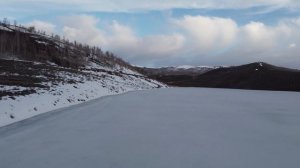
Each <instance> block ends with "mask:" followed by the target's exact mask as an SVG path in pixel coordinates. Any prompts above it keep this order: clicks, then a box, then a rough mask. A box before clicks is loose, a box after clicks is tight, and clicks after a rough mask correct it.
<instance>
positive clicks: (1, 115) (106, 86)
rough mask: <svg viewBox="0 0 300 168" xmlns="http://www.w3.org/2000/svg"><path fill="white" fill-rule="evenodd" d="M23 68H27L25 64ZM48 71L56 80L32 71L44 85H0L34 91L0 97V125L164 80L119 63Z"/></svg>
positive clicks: (9, 89)
mask: <svg viewBox="0 0 300 168" xmlns="http://www.w3.org/2000/svg"><path fill="white" fill-rule="evenodd" d="M19 62H20V61H19ZM27 63H28V62H27ZM29 63H30V62H29ZM35 65H40V64H39V63H33V64H32V65H30V66H32V67H33V68H35V67H34V66H35ZM42 66H44V67H45V66H49V67H48V69H51V68H60V67H57V66H56V65H49V64H44V65H42ZM39 68H40V67H39ZM27 69H30V68H28V67H27ZM48 69H47V70H48ZM41 70H42V69H41ZM47 70H46V71H47ZM36 71H39V69H38V68H37V70H33V72H34V73H35V72H36ZM20 73H21V72H20ZM4 75H7V76H8V77H12V76H15V78H16V79H18V78H19V77H24V78H28V77H31V76H32V75H31V76H29V75H28V74H26V73H25V74H24V75H21V74H18V73H14V74H10V73H4ZM51 75H53V76H55V78H58V79H59V80H57V79H56V80H49V77H48V76H49V75H48V74H47V73H42V74H39V75H36V74H35V75H34V78H38V79H42V81H44V82H41V83H40V84H41V85H43V86H47V87H42V88H39V87H22V86H8V85H6V86H5V85H2V86H1V85H0V92H4V93H6V92H9V93H11V94H13V93H16V92H22V91H24V90H25V91H26V90H32V91H34V93H30V94H25V95H22V94H19V95H16V96H15V95H14V96H9V95H8V96H4V97H0V98H1V99H0V126H5V125H8V124H11V123H14V122H17V121H20V120H23V119H26V118H29V117H32V116H35V115H37V114H41V113H45V112H48V111H51V110H55V109H58V108H62V107H67V106H70V105H74V104H78V103H81V102H84V101H88V100H92V99H95V98H99V97H102V96H106V95H114V94H120V93H125V92H128V91H133V90H145V89H153V88H158V87H165V85H164V84H161V83H159V82H157V81H154V80H151V79H148V78H146V77H143V76H142V75H141V74H138V73H137V72H134V71H132V70H129V69H126V68H122V67H115V68H108V67H102V66H99V65H97V64H92V66H87V67H86V68H85V69H83V70H80V71H78V72H73V71H68V69H62V70H61V69H60V70H59V71H55V74H53V73H51ZM45 80H46V82H45Z"/></svg>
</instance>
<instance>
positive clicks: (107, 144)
mask: <svg viewBox="0 0 300 168" xmlns="http://www.w3.org/2000/svg"><path fill="white" fill-rule="evenodd" d="M299 100H300V93H293V92H267V91H247V90H226V89H201V88H198V89H196V88H189V89H187V88H171V89H156V90H151V91H150V90H149V91H139V92H131V93H127V94H123V95H119V96H113V97H110V96H108V97H105V98H103V99H98V100H95V101H91V102H89V103H83V104H82V105H81V106H73V107H70V108H66V109H62V110H60V111H57V112H55V113H51V112H50V113H48V114H49V115H46V116H41V117H38V118H37V119H35V120H27V122H24V124H20V125H18V124H16V125H12V126H11V127H10V126H9V127H2V128H0V149H1V150H0V167H1V168H2V167H3V168H18V167H22V168H25V167H30V168H40V167H43V168H53V167H64V168H82V167H101V168H109V167H122V168H133V167H143V168H153V167H155V168H183V167H184V168H195V167H201V168H209V167H212V168H283V167H284V168H298V167H299V165H300V160H299V155H300V134H299V130H300V112H299V109H300V105H299V102H298V101H299Z"/></svg>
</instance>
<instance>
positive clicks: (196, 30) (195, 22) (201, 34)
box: [173, 16, 238, 52]
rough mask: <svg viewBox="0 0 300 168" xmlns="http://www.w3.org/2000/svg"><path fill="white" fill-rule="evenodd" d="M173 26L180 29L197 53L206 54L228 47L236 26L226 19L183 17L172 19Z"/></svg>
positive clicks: (236, 28)
mask: <svg viewBox="0 0 300 168" xmlns="http://www.w3.org/2000/svg"><path fill="white" fill-rule="evenodd" d="M173 23H174V24H175V26H177V27H179V28H182V29H183V30H184V31H185V33H186V35H187V36H189V39H192V41H191V42H192V43H191V44H189V45H192V46H193V47H195V49H197V51H201V52H207V51H209V50H212V49H213V50H216V49H218V48H225V47H228V46H229V45H231V44H232V43H233V41H234V40H235V39H236V35H237V31H238V27H237V24H236V23H235V22H234V21H233V20H232V19H228V18H218V17H204V16H184V17H183V18H182V19H174V21H173Z"/></svg>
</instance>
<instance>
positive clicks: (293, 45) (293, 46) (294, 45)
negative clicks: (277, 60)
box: [289, 43, 297, 48]
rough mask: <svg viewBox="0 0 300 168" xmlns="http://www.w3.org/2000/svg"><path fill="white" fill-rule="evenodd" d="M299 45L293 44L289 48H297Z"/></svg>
mask: <svg viewBox="0 0 300 168" xmlns="http://www.w3.org/2000/svg"><path fill="white" fill-rule="evenodd" d="M296 46H297V45H296V44H295V43H291V44H290V45H289V48H295V47H296Z"/></svg>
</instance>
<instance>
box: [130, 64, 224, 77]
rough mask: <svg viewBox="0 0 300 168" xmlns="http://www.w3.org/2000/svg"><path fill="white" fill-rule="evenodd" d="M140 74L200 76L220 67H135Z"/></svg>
mask: <svg viewBox="0 0 300 168" xmlns="http://www.w3.org/2000/svg"><path fill="white" fill-rule="evenodd" d="M135 68H136V69H137V70H138V71H139V72H141V73H143V74H145V75H148V76H157V75H162V76H165V75H191V76H195V75H200V74H203V73H205V72H208V71H211V70H213V69H217V68H220V67H214V66H191V65H182V66H171V67H161V68H146V67H135Z"/></svg>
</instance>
